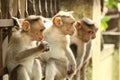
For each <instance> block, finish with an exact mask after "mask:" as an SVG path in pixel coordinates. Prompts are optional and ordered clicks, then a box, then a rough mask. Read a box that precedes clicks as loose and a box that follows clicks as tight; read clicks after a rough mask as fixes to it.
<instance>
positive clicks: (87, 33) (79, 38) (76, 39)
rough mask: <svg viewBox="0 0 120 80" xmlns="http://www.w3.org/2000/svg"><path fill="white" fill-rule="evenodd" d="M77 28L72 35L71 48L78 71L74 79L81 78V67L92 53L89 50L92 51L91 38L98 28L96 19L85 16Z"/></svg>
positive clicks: (76, 25) (94, 35)
mask: <svg viewBox="0 0 120 80" xmlns="http://www.w3.org/2000/svg"><path fill="white" fill-rule="evenodd" d="M75 29H76V32H75V34H74V35H73V36H71V37H70V40H71V42H70V48H71V49H72V51H73V54H74V56H75V59H76V63H77V71H76V74H75V76H74V79H75V80H80V71H81V68H82V67H83V63H84V62H85V61H86V60H87V58H88V57H89V55H90V53H88V52H90V48H91V40H92V39H95V37H96V32H97V30H98V28H97V27H96V26H95V23H94V21H92V20H91V19H89V18H83V19H81V20H80V21H77V22H76V24H75ZM82 74H83V73H82Z"/></svg>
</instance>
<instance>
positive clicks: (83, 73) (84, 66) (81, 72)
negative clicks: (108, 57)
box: [80, 63, 87, 80]
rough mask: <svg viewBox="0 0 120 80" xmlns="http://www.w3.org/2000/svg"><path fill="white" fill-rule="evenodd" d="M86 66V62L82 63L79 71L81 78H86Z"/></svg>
mask: <svg viewBox="0 0 120 80" xmlns="http://www.w3.org/2000/svg"><path fill="white" fill-rule="evenodd" d="M86 67H87V64H86V63H85V64H83V66H82V68H81V71H80V75H81V80H86Z"/></svg>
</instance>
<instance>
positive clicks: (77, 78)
mask: <svg viewBox="0 0 120 80" xmlns="http://www.w3.org/2000/svg"><path fill="white" fill-rule="evenodd" d="M73 78H74V79H73V80H80V70H78V71H77V72H76V74H75V75H74V77H73Z"/></svg>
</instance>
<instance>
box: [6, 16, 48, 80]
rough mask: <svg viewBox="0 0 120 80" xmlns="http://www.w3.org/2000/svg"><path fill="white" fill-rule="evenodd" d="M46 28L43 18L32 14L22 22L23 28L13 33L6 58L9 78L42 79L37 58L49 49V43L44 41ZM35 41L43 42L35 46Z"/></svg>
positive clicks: (12, 79) (18, 79)
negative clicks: (33, 43)
mask: <svg viewBox="0 0 120 80" xmlns="http://www.w3.org/2000/svg"><path fill="white" fill-rule="evenodd" d="M19 26H20V25H19ZM44 30H45V26H44V23H43V21H42V18H41V17H40V16H35V15H30V16H28V17H27V18H25V20H24V21H23V22H22V25H21V29H19V30H18V31H15V32H14V33H13V34H12V36H11V39H10V42H9V45H8V48H7V52H6V60H5V64H6V67H7V69H8V74H9V80H41V79H42V72H41V65H40V64H39V61H38V60H37V59H35V58H36V57H37V56H40V54H42V53H44V52H47V51H48V50H49V46H48V43H47V42H46V41H43V31H44ZM34 41H39V42H41V43H40V44H39V45H38V46H33V45H32V42H34Z"/></svg>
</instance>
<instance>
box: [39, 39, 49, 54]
mask: <svg viewBox="0 0 120 80" xmlns="http://www.w3.org/2000/svg"><path fill="white" fill-rule="evenodd" d="M38 47H39V49H40V50H42V51H43V52H46V51H49V45H48V42H46V41H42V42H41V43H40V45H39V46H38Z"/></svg>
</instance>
